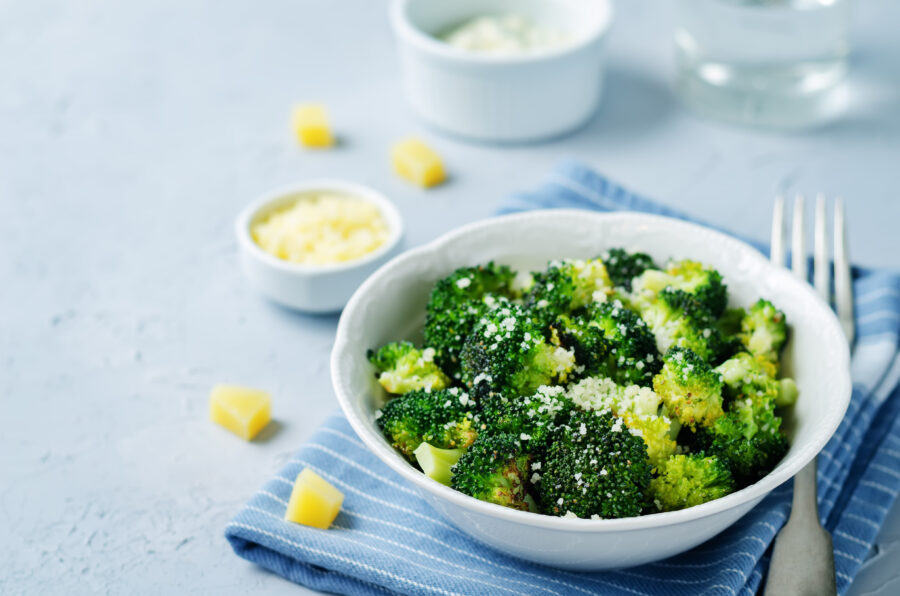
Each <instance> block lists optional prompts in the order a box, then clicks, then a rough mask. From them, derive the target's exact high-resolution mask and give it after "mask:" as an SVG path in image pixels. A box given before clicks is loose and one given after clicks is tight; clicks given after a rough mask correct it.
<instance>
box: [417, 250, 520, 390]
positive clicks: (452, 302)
mask: <svg viewBox="0 0 900 596" xmlns="http://www.w3.org/2000/svg"><path fill="white" fill-rule="evenodd" d="M514 279H515V273H514V272H513V271H512V270H511V269H510V268H509V267H506V266H505V265H495V264H494V263H488V264H487V265H483V266H479V267H465V268H462V269H457V270H456V271H454V272H453V273H452V274H451V275H449V276H447V277H445V278H444V279H442V280H440V281H438V282H437V283H436V284H435V286H434V289H433V290H432V291H431V297H430V298H429V300H428V306H427V308H426V311H427V314H426V318H425V344H426V345H429V346H432V347H434V348H435V350H436V351H437V354H436V359H437V362H438V363H439V364H440V365H441V368H443V369H444V370H446V371H447V373H448V374H449V375H450V376H451V377H453V378H455V379H458V378H459V368H460V362H459V355H460V352H461V351H462V347H463V344H464V343H465V341H466V337H468V336H469V334H470V333H471V332H472V328H473V327H474V326H475V324H476V323H477V322H478V321H479V320H480V319H481V317H482V315H483V314H484V312H485V311H486V310H488V309H489V308H490V306H491V305H492V304H493V303H494V301H493V300H492V299H491V298H492V297H511V296H512V295H513V294H515V292H516V290H515V289H514V288H513V285H514ZM486 297H487V298H488V299H487V300H485V298H486Z"/></svg>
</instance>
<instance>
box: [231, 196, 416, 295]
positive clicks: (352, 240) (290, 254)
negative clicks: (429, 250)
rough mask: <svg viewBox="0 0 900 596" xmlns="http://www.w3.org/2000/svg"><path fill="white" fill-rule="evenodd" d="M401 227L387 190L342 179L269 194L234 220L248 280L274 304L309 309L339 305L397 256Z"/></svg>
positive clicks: (242, 262)
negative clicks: (366, 279)
mask: <svg viewBox="0 0 900 596" xmlns="http://www.w3.org/2000/svg"><path fill="white" fill-rule="evenodd" d="M402 232H403V224H402V221H401V218H400V214H399V213H398V212H397V209H396V208H395V207H394V206H393V204H392V203H391V202H390V201H389V200H388V199H387V198H386V197H384V195H382V194H381V193H378V192H376V191H374V190H372V189H370V188H368V187H365V186H362V185H358V184H354V183H350V182H344V181H340V180H313V181H309V182H304V183H298V184H294V185H292V186H289V187H285V188H279V189H277V190H274V191H272V192H269V193H266V194H265V195H263V196H262V197H260V198H259V199H257V200H256V201H254V202H253V203H252V204H251V205H249V206H248V207H247V208H246V209H244V211H243V212H241V214H240V215H239V216H238V218H237V221H236V224H235V233H236V235H237V240H238V244H239V246H240V248H241V266H242V269H243V271H244V274H245V275H246V277H247V278H248V279H249V280H250V282H251V283H252V284H253V285H254V286H256V287H257V289H259V290H260V291H261V292H262V293H263V294H265V295H266V296H267V297H268V298H270V299H272V300H274V301H275V302H278V303H279V304H282V305H283V306H287V307H289V308H294V309H297V310H302V311H306V312H334V311H338V310H340V309H341V308H343V306H344V304H345V303H346V302H347V300H348V299H349V298H350V296H351V295H352V294H353V292H354V291H355V289H356V287H357V286H358V285H359V284H360V283H361V282H362V281H363V280H364V279H365V278H366V277H368V276H369V274H371V273H372V272H373V271H375V269H377V268H378V267H379V266H381V265H382V264H383V263H384V262H386V261H387V260H388V259H390V257H391V256H393V255H394V254H395V253H396V250H397V248H398V247H399V243H400V238H401V236H402Z"/></svg>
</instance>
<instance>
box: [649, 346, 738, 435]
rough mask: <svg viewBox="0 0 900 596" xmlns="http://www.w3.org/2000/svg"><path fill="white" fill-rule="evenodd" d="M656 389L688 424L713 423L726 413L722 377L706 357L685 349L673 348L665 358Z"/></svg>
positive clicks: (691, 425) (654, 387) (675, 413)
mask: <svg viewBox="0 0 900 596" xmlns="http://www.w3.org/2000/svg"><path fill="white" fill-rule="evenodd" d="M663 360H664V364H663V367H662V370H660V371H659V374H658V375H656V376H655V377H654V378H653V390H654V391H656V393H657V394H658V395H659V396H660V397H661V398H662V400H663V402H664V403H665V404H666V406H667V407H668V409H669V412H671V413H672V415H673V416H675V417H676V418H678V419H679V420H680V421H681V423H682V424H683V425H685V426H690V427H692V428H694V427H696V426H697V425H700V426H710V425H712V424H713V423H714V422H715V421H716V419H717V418H719V417H720V416H722V414H723V411H722V380H721V378H720V375H719V373H718V372H716V371H714V370H713V369H712V368H710V366H709V365H708V364H707V363H706V361H704V360H703V359H702V358H700V357H699V356H697V354H695V353H694V352H692V351H690V350H688V349H685V348H678V347H676V348H672V349H670V350H669V351H668V352H666V355H665V356H664V358H663Z"/></svg>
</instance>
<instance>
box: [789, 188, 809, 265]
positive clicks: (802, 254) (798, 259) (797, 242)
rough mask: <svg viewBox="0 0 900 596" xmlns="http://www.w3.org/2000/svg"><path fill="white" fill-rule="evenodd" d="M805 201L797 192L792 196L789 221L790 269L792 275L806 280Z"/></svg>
mask: <svg viewBox="0 0 900 596" xmlns="http://www.w3.org/2000/svg"><path fill="white" fill-rule="evenodd" d="M805 211H806V201H805V200H804V198H803V195H801V194H798V195H797V196H796V198H794V217H793V220H792V221H791V225H792V228H793V230H792V232H791V269H793V271H794V275H796V276H797V277H799V278H800V279H802V280H803V281H807V280H808V279H809V265H808V264H807V261H806V218H805V217H804V213H805Z"/></svg>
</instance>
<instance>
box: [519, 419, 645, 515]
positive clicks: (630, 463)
mask: <svg viewBox="0 0 900 596" xmlns="http://www.w3.org/2000/svg"><path fill="white" fill-rule="evenodd" d="M532 469H533V470H535V474H534V475H533V476H532V478H531V481H532V482H533V483H536V484H537V489H538V495H539V496H540V503H541V508H542V511H543V512H544V513H546V514H548V515H558V516H570V517H571V516H572V515H575V516H577V517H583V518H590V517H595V516H599V517H601V518H618V517H631V516H635V515H640V513H641V509H642V507H643V498H644V497H643V495H644V491H645V490H646V488H647V485H648V483H649V482H650V464H649V463H648V461H647V448H646V447H645V446H644V442H643V441H642V440H641V439H640V438H638V437H636V436H635V435H633V434H632V433H630V432H628V429H627V428H626V427H625V425H624V423H623V421H622V419H620V418H615V417H613V416H612V415H611V414H609V413H608V412H585V411H582V410H572V412H571V413H570V416H569V418H568V420H562V421H558V425H557V427H556V429H555V430H554V433H553V436H552V437H551V440H550V442H549V446H548V448H547V449H546V451H545V452H544V453H543V455H540V456H537V458H536V461H535V463H534V464H533V465H532Z"/></svg>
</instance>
